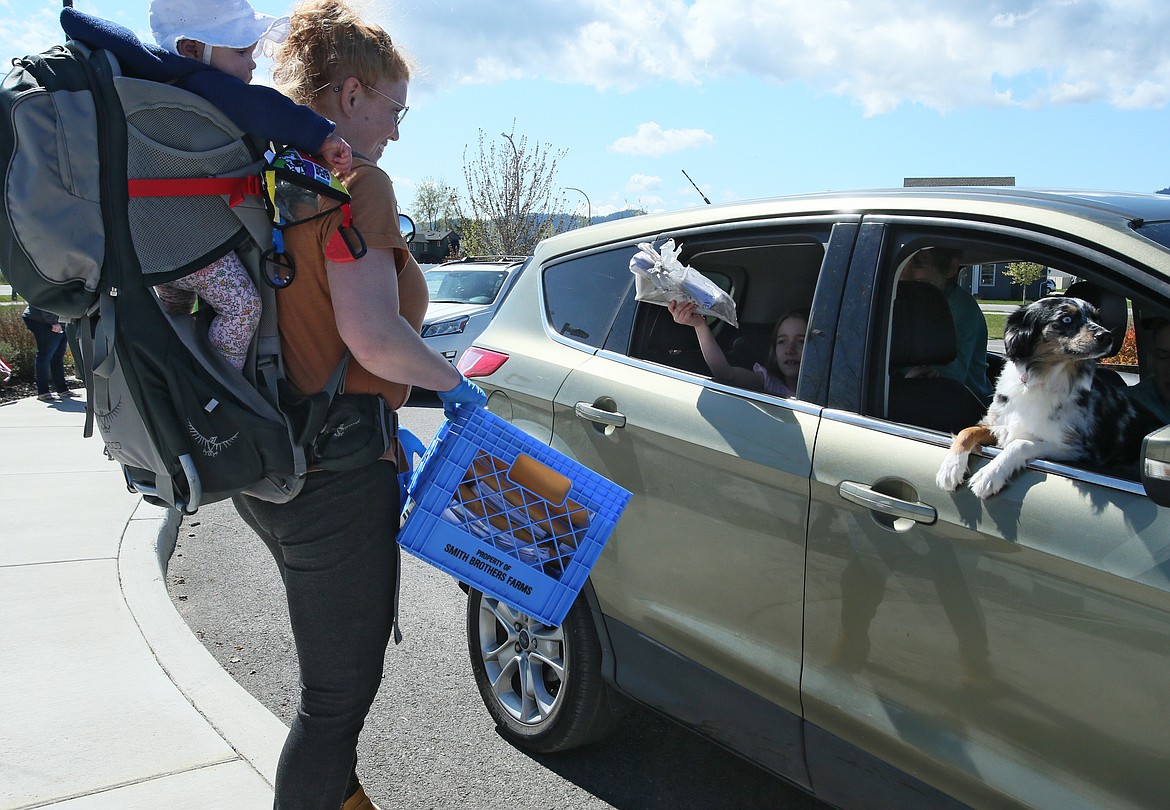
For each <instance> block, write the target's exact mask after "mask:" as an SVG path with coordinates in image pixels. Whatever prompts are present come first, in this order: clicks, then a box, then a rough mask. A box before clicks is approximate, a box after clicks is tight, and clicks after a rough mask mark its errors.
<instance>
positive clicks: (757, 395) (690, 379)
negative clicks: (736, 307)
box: [596, 349, 822, 416]
mask: <svg viewBox="0 0 1170 810" xmlns="http://www.w3.org/2000/svg"><path fill="white" fill-rule="evenodd" d="M596 355H597V357H599V358H604V359H606V360H609V361H610V362H613V363H618V364H620V365H623V366H629V367H631V368H636V369H639V370H641V371H647V372H650V373H651V374H656V375H658V376H660V377H669V378H671V379H673V380H678V381H679V382H685V383H690V384H692V385H700V386H702V387H703V388H708V389H710V390H712V391H718V392H719V393H722V394H731V395H733V396H736V397H739V398H740V399H748V400H752V401H754V402H760V403H763V404H767V405H781V406H783V407H786V408H788V409H790V410H793V411H799V412H801V413H806V414H811V415H813V416H817V415H819V414H820V413H821V410H822V406H820V405H818V404H816V403H815V402H808V401H806V400H803V399H796V398H789V397H781V396H777V395H776V394H769V393H768V392H766V391H754V390H752V389H751V388H740V387H738V386H735V385H727V384H726V383H721V382H717V381H715V380H713V379H711V378H710V377H704V376H703V375H701V374H695V373H693V372H690V371H685V370H683V369H680V368H675V367H674V366H667V365H662V364H659V363H654V362H652V361H650V360H642V359H639V358H637V357H630V356H629V355H628V354H620V353H618V352H614V351H610V350H609V349H600V350H598V351H597V352H596Z"/></svg>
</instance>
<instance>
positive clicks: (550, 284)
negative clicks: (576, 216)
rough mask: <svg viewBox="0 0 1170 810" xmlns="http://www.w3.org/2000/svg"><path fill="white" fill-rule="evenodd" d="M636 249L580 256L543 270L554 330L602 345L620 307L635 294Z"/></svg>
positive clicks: (550, 317)
mask: <svg viewBox="0 0 1170 810" xmlns="http://www.w3.org/2000/svg"><path fill="white" fill-rule="evenodd" d="M633 250H634V249H633V248H629V247H627V248H622V249H618V250H609V251H605V252H603V253H594V254H591V255H588V256H579V257H574V258H572V259H569V260H568V261H564V262H560V263H559V264H554V265H552V266H550V267H548V268H547V269H546V270H545V271H544V276H543V284H544V305H545V314H546V316H547V318H548V324H549V326H550V327H551V328H552V330H553V331H554V332H555V333H557V334H558V335H561V336H562V337H564V338H567V339H569V340H574V341H578V342H581V343H585V344H587V345H589V346H592V347H594V348H598V349H599V348H601V346H602V345H603V344H604V343H605V338H606V336H607V335H608V334H609V331H610V328H611V327H612V326H613V323H614V319H615V318H616V317H617V314H618V310H619V309H620V308H621V306H622V303H623V302H624V301H625V300H626V299H627V298H632V296H633V292H632V290H633V284H634V277H633V274H632V273H630V267H629V262H630V256H631V254H632V252H633Z"/></svg>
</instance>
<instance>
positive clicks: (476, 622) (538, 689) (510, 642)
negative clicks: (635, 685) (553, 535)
mask: <svg viewBox="0 0 1170 810" xmlns="http://www.w3.org/2000/svg"><path fill="white" fill-rule="evenodd" d="M467 648H468V652H469V653H470V655H471V670H472V672H473V674H474V675H475V683H476V686H478V687H479V694H480V697H481V698H483V702H484V705H485V706H486V707H487V710H488V713H489V714H491V716H492V719H493V720H495V722H496V726H497V728H498V729H499V732H500V734H501V736H503V737H504V739H506V740H508V741H509V742H510V743H512V744H513V745H516V746H518V747H520V748H523V749H525V750H528V751H533V752H536V753H551V752H553V751H564V750H567V749H570V748H576V747H577V746H580V745H584V744H585V743H589V742H593V741H594V740H597V739H600V738H601V737H604V736H605V735H606V734H608V733H609V732H610V731H612V730H613V728H614V727H615V726H616V725H617V723H618V721H620V719H621V715H622V699H621V698H620V697H619V696H618V695H617V694H616V693H615V692H614V691H613V690H612V689H611V688H610V687H609V685H608V684H607V683H606V682H605V681H604V680H603V679H602V677H601V645H600V644H599V643H598V640H597V633H596V631H595V630H594V627H593V621H592V618H591V617H590V615H589V607H588V605H587V604H586V602H585V600H583V599H578V600H577V601H576V602H575V603H574V604H573V607H572V608H571V609H570V610H569V613H568V615H567V616H566V617H565V621H564V623H563V624H562V625H561V626H559V627H550V626H548V625H547V624H544V623H542V622H540V621H539V620H537V619H534V618H532V617H531V616H528V615H526V614H524V613H521V612H519V611H517V610H515V609H514V608H511V607H509V606H508V605H506V604H504V603H503V602H500V601H499V600H498V599H495V598H494V597H491V596H488V595H486V594H484V593H481V592H480V591H477V590H474V589H473V590H471V591H470V592H469V593H468V598H467Z"/></svg>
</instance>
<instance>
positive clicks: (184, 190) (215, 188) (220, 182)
mask: <svg viewBox="0 0 1170 810" xmlns="http://www.w3.org/2000/svg"><path fill="white" fill-rule="evenodd" d="M127 184H128V188H129V191H130V196H131V197H207V196H217V195H218V196H222V195H224V194H226V195H228V205H229V206H231V207H233V208H234V207H235V206H237V205H239V204H240V203H242V202H243V201H244V195H250V196H254V197H255V196H259V195H261V194H263V193H264V185H263V183H261V181H260V175H257V174H251V175H247V176H246V177H171V178H161V179H157V180H148V179H139V180H128V181H127Z"/></svg>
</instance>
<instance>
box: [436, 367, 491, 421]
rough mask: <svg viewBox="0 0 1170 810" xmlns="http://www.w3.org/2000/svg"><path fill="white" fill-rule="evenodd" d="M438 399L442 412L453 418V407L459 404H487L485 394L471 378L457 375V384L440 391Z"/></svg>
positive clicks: (481, 405)
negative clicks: (447, 389)
mask: <svg viewBox="0 0 1170 810" xmlns="http://www.w3.org/2000/svg"><path fill="white" fill-rule="evenodd" d="M438 393H439V401H440V402H442V403H443V413H445V414H446V415H447V418H448V419H454V418H455V409H456V408H457V407H459V406H460V405H472V406H475V405H478V406H480V407H483V406H484V405H487V394H485V393H484V392H483V389H482V388H480V387H479V386H478V385H476V384H475V383H473V382H472V381H471V380H469V379H467V378H466V377H464V376H463V375H462V374H460V375H459V385H457V386H455V387H454V388H452V389H451V390H450V391H440V392H438Z"/></svg>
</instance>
